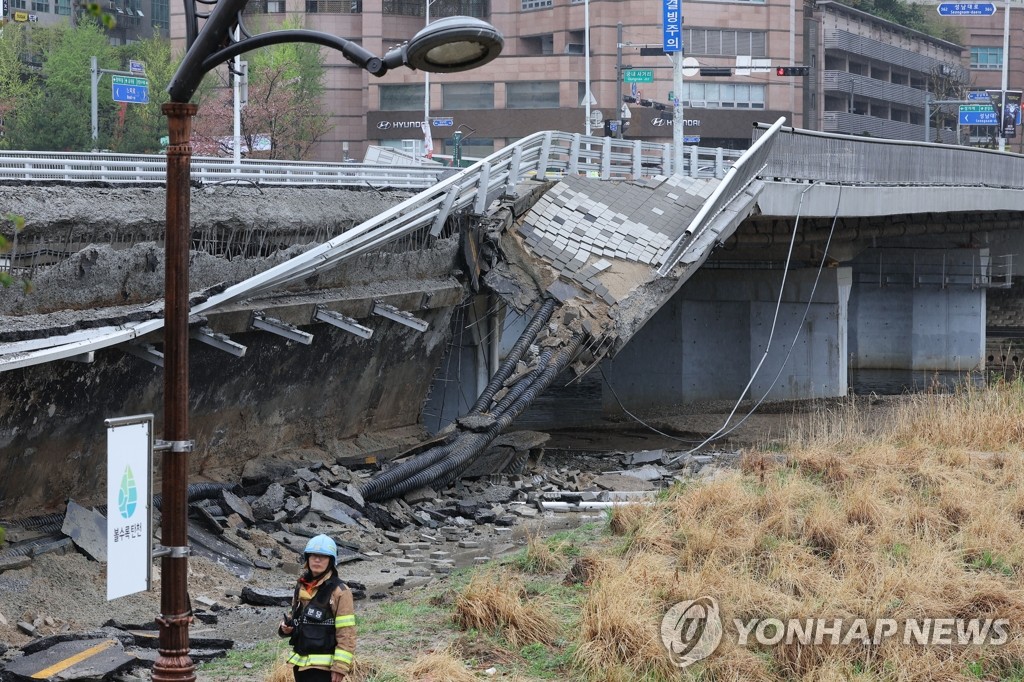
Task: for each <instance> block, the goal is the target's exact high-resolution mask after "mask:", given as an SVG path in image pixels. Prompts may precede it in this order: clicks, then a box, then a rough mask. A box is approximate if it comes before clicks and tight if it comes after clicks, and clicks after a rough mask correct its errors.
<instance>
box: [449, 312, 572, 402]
mask: <svg viewBox="0 0 1024 682" xmlns="http://www.w3.org/2000/svg"><path fill="white" fill-rule="evenodd" d="M555 305H556V301H555V299H553V298H549V299H547V300H546V301H544V303H543V304H542V305H541V307H540V310H538V311H537V314H536V315H534V317H533V319H532V320H531V321H530V324H528V325H527V326H526V329H524V330H523V333H522V334H520V335H519V338H518V339H517V340H516V343H515V345H514V346H512V348H511V349H510V350H509V352H508V354H507V355H506V356H505V359H504V360H503V361H502V363H501V365H500V366H499V367H498V371H496V372H495V373H494V376H492V377H491V380H490V381H488V382H487V386H486V387H485V388H484V390H483V391H482V392H481V393H480V397H479V398H477V399H476V402H475V403H473V407H471V408H470V409H469V414H479V413H480V412H483V411H484V410H485V409H487V406H488V405H490V404H491V398H493V397H494V394H495V393H497V392H498V389H500V388H501V386H502V384H504V383H505V380H506V379H508V378H509V376H510V375H511V374H512V370H514V369H515V368H516V365H517V364H519V358H521V357H522V356H523V353H525V352H526V349H527V348H529V347H530V344H531V343H533V340H534V338H536V336H537V333H538V332H539V331H540V328H541V327H542V326H543V325H544V324H546V323H547V321H548V320H550V319H551V314H552V313H553V312H554V311H555Z"/></svg>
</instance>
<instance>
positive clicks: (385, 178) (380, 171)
mask: <svg viewBox="0 0 1024 682" xmlns="http://www.w3.org/2000/svg"><path fill="white" fill-rule="evenodd" d="M559 135H562V136H565V137H559V138H558V140H557V141H556V143H555V145H554V146H553V147H552V148H551V152H552V156H551V162H552V166H551V167H550V168H549V169H548V170H550V171H555V172H557V173H566V172H572V173H584V174H589V175H596V176H597V177H601V178H604V179H624V178H629V177H641V176H650V175H668V174H670V173H671V158H672V154H671V146H670V145H667V144H654V143H649V142H641V141H639V140H617V139H613V138H606V137H585V136H582V135H578V136H576V137H578V138H579V139H578V140H575V141H574V140H573V139H570V138H573V136H572V135H571V134H569V133H559ZM574 144H575V146H574ZM741 153H742V152H740V151H735V150H722V149H711V148H705V147H695V146H694V147H688V148H687V153H686V154H685V159H686V161H685V163H686V166H685V167H684V169H683V172H684V173H686V174H688V175H693V176H700V177H722V176H723V175H724V174H725V171H726V170H727V169H728V165H729V163H730V162H731V161H733V160H735V159H736V158H739V155H740V154H741ZM166 168H167V160H166V158H165V157H164V156H162V155H160V154H110V153H89V152H24V151H4V152H0V181H3V180H11V181H22V182H25V181H28V182H31V181H49V182H107V183H114V184H116V183H126V184H134V183H140V184H144V183H154V184H163V182H164V181H165V173H166ZM455 172H458V169H454V168H445V167H444V166H439V165H437V164H431V165H381V164H362V163H320V162H303V161H275V160H260V159H243V160H242V161H241V162H240V163H239V164H237V165H236V164H235V163H234V161H233V160H232V159H230V158H225V157H202V156H194V157H192V175H191V177H192V180H193V181H194V182H199V183H202V184H223V183H232V182H247V183H254V184H261V185H322V186H334V187H353V188H358V187H377V188H380V187H390V188H394V189H412V190H422V189H426V188H428V187H431V186H433V185H434V184H436V183H437V182H438V181H439V180H441V179H443V178H446V177H448V176H450V175H452V174H453V173H455Z"/></svg>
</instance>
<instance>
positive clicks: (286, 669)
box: [264, 658, 295, 682]
mask: <svg viewBox="0 0 1024 682" xmlns="http://www.w3.org/2000/svg"><path fill="white" fill-rule="evenodd" d="M264 679H265V682H293V680H294V679H295V675H294V673H293V672H292V666H290V665H288V664H287V663H285V659H284V658H279V659H278V660H277V661H275V662H274V665H273V666H272V667H271V668H270V671H269V672H268V673H267V676H266V677H265V678H264Z"/></svg>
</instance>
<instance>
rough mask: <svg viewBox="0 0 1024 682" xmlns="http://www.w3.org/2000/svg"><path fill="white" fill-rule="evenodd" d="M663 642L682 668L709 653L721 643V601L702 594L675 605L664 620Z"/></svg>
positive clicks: (662, 627) (662, 624) (673, 659)
mask: <svg viewBox="0 0 1024 682" xmlns="http://www.w3.org/2000/svg"><path fill="white" fill-rule="evenodd" d="M661 641H662V643H664V645H665V648H666V649H668V655H669V658H671V659H672V662H673V663H674V664H675V665H677V666H679V667H680V668H685V667H687V666H689V665H692V664H693V663H696V662H697V661H700V660H703V659H705V658H707V657H708V656H710V655H711V654H712V653H713V652H714V650H715V649H717V648H718V645H719V644H720V643H721V642H722V617H721V616H720V615H719V613H718V602H717V601H715V599H714V598H712V597H700V598H699V599H692V600H690V601H682V602H679V603H678V604H676V605H675V606H673V607H672V608H671V609H669V610H668V613H666V614H665V617H664V618H662V619H661Z"/></svg>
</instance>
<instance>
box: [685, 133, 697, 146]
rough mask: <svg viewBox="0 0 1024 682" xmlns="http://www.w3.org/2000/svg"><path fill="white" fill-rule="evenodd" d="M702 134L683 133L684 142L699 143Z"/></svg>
mask: <svg viewBox="0 0 1024 682" xmlns="http://www.w3.org/2000/svg"><path fill="white" fill-rule="evenodd" d="M699 143H700V135H683V144H699Z"/></svg>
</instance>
